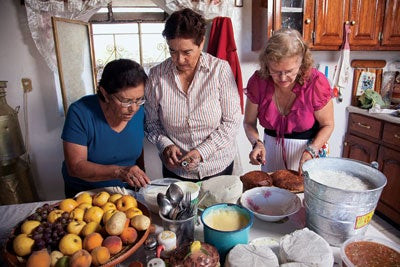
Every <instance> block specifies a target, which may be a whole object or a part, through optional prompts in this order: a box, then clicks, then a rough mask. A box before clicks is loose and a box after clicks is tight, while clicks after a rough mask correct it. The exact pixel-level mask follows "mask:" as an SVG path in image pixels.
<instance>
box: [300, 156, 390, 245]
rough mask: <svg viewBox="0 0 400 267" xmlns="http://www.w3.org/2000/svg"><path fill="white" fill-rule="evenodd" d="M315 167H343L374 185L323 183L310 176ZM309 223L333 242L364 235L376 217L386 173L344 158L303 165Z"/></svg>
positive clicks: (312, 161)
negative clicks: (363, 187)
mask: <svg viewBox="0 0 400 267" xmlns="http://www.w3.org/2000/svg"><path fill="white" fill-rule="evenodd" d="M313 170H332V171H342V172H345V173H347V174H349V175H352V176H356V177H359V178H361V179H364V180H366V181H368V182H369V183H370V184H372V185H373V186H372V189H370V190H363V191H352V190H344V189H338V188H333V187H330V186H327V185H324V184H321V183H319V182H317V181H315V180H313V177H310V174H309V173H310V172H311V173H312V171H313ZM302 171H303V176H304V206H305V210H306V224H307V227H308V228H309V229H311V230H313V231H315V232H316V233H318V234H319V235H321V236H322V237H323V238H325V240H326V241H327V242H328V243H329V244H331V245H333V246H340V245H341V244H342V243H343V242H344V241H346V240H347V239H348V238H350V237H353V236H356V235H364V233H365V232H366V230H367V227H368V224H369V222H370V220H371V218H372V215H373V213H374V210H375V208H376V205H377V203H378V200H379V197H380V195H381V193H382V190H383V187H384V186H385V185H386V177H385V175H383V173H381V172H380V171H378V170H377V169H375V168H373V167H371V166H370V165H367V164H365V163H363V162H361V161H357V160H351V159H344V158H329V157H328V158H317V159H312V160H309V161H307V162H305V163H304V164H303V166H302Z"/></svg>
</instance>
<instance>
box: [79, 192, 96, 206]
mask: <svg viewBox="0 0 400 267" xmlns="http://www.w3.org/2000/svg"><path fill="white" fill-rule="evenodd" d="M92 201H93V199H92V196H91V195H90V194H89V193H88V192H82V193H80V194H79V195H78V196H77V197H76V202H77V203H78V205H79V204H82V203H87V204H90V205H92Z"/></svg>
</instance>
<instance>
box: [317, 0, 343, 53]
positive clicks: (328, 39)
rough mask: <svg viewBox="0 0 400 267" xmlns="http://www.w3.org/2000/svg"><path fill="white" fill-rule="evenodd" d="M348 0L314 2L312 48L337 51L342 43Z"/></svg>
mask: <svg viewBox="0 0 400 267" xmlns="http://www.w3.org/2000/svg"><path fill="white" fill-rule="evenodd" d="M348 3H349V0H346V1H343V0H316V1H315V18H314V32H315V33H314V40H313V46H314V47H315V48H318V49H324V48H325V49H334V50H337V49H338V48H339V46H340V45H341V44H342V43H343V26H344V23H345V21H346V20H347V18H348V14H349V5H348Z"/></svg>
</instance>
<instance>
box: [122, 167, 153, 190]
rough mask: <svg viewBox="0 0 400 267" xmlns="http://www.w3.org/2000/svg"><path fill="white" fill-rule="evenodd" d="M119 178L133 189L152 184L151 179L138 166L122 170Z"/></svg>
mask: <svg viewBox="0 0 400 267" xmlns="http://www.w3.org/2000/svg"><path fill="white" fill-rule="evenodd" d="M118 176H119V178H120V179H121V180H123V181H124V182H127V183H128V184H129V185H130V186H132V187H143V186H146V185H147V184H149V183H150V179H149V177H147V175H146V173H144V171H142V169H140V168H139V167H138V166H137V165H134V166H127V167H123V168H121V169H120V171H119V174H118Z"/></svg>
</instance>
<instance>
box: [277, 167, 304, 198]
mask: <svg viewBox="0 0 400 267" xmlns="http://www.w3.org/2000/svg"><path fill="white" fill-rule="evenodd" d="M271 177H272V182H273V185H274V186H276V187H279V188H282V189H286V190H289V191H291V192H293V193H300V192H303V191H304V178H303V176H301V175H299V173H298V172H297V171H293V170H278V171H276V172H274V173H272V174H271Z"/></svg>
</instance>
